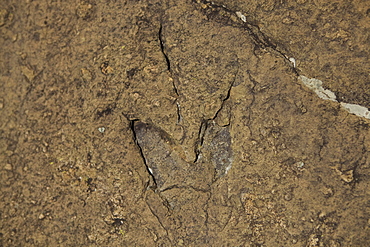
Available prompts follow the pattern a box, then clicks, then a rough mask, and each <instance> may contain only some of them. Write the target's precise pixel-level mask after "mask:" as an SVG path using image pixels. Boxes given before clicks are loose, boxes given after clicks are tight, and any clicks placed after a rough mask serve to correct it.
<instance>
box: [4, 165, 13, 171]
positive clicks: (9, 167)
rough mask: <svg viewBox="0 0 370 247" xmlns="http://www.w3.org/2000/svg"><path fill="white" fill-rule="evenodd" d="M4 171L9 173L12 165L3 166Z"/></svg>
mask: <svg viewBox="0 0 370 247" xmlns="http://www.w3.org/2000/svg"><path fill="white" fill-rule="evenodd" d="M4 169H5V170H8V171H11V170H13V167H12V165H11V164H6V165H5V166H4Z"/></svg>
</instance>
